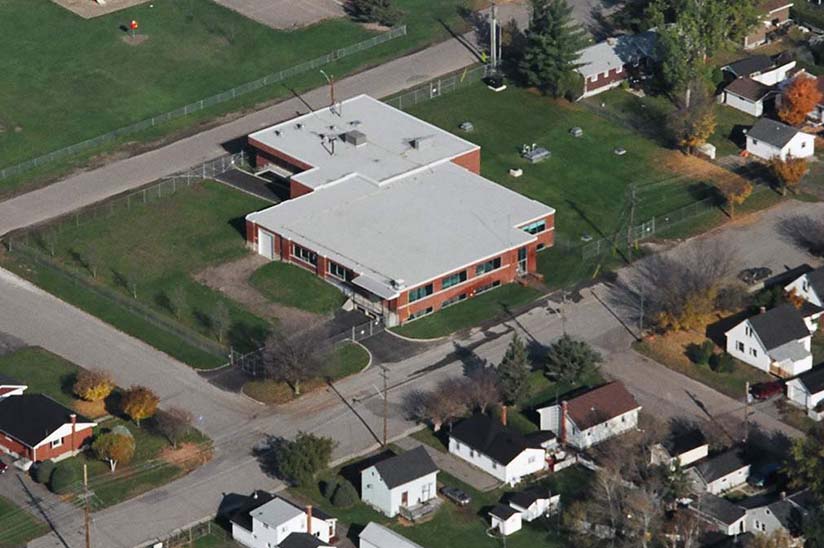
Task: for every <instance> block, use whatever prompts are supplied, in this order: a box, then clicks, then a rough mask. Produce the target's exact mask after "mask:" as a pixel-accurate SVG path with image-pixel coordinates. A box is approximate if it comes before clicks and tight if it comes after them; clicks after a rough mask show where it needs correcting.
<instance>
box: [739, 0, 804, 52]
mask: <svg viewBox="0 0 824 548" xmlns="http://www.w3.org/2000/svg"><path fill="white" fill-rule="evenodd" d="M791 7H793V2H788V1H787V0H764V1H763V2H761V3H760V4H759V6H758V13H759V15H760V17H761V20H760V21H759V22H758V25H756V27H755V28H754V29H753V31H752V32H750V33H749V34H748V35H747V36H745V37H744V47H745V48H747V49H752V48H757V47H758V46H763V45H764V44H767V43H768V42H769V41H770V34H771V33H773V32H775V31H776V30H778V29H779V28H780V27H782V26H784V25H786V24H788V23H789V22H790V8H791Z"/></svg>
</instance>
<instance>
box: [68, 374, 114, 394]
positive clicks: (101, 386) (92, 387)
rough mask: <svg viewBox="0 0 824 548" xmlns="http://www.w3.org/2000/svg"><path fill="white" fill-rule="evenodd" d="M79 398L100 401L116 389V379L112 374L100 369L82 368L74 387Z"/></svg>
mask: <svg viewBox="0 0 824 548" xmlns="http://www.w3.org/2000/svg"><path fill="white" fill-rule="evenodd" d="M72 390H73V391H74V393H75V395H77V397H78V398H80V399H83V400H86V401H100V400H103V399H106V398H107V397H108V396H109V394H111V393H112V390H114V381H112V378H111V376H110V375H109V374H108V373H107V372H105V371H101V370H99V369H92V370H87V369H82V370H80V372H79V373H78V374H77V379H76V380H75V382H74V386H73V387H72Z"/></svg>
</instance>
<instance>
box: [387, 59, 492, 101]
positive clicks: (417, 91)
mask: <svg viewBox="0 0 824 548" xmlns="http://www.w3.org/2000/svg"><path fill="white" fill-rule="evenodd" d="M487 71H488V67H487V66H486V65H479V66H476V67H471V68H465V69H463V70H461V71H459V72H455V73H452V74H450V75H448V76H443V77H441V78H436V79H435V80H431V81H429V82H427V83H426V84H423V85H421V86H418V87H416V88H413V89H411V90H408V91H404V92H403V93H400V94H398V95H395V96H393V97H391V98H389V99H385V100H384V102H385V103H387V104H389V105H392V106H393V107H395V108H399V109H401V110H403V109H407V108H411V107H413V106H415V105H417V104H418V103H422V102H424V101H429V100H431V99H435V98H436V97H440V96H441V95H444V94H446V93H450V92H453V91H455V90H457V89H460V88H463V87H466V86H470V85H472V84H474V83H476V82H479V81H480V80H482V79H483V78H484V77H485V76H486V75H487V74H488V72H487Z"/></svg>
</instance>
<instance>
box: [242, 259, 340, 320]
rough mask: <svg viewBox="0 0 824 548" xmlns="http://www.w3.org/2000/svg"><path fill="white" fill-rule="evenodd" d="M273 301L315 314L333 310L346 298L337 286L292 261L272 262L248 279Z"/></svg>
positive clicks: (328, 312)
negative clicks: (288, 262) (290, 262)
mask: <svg viewBox="0 0 824 548" xmlns="http://www.w3.org/2000/svg"><path fill="white" fill-rule="evenodd" d="M249 281H250V282H251V283H252V285H253V286H255V287H256V288H257V289H258V291H260V292H261V293H262V294H263V295H265V296H266V297H267V298H269V299H271V300H272V301H275V302H278V303H281V304H285V305H286V306H291V307H294V308H302V309H303V310H308V311H309V312H314V313H316V314H330V313H332V312H334V311H335V310H337V309H338V308H340V306H341V305H342V304H343V301H344V300H346V298H345V297H344V296H343V293H341V292H340V291H338V289H337V288H335V287H334V286H332V285H330V284H328V283H326V282H324V281H323V280H321V279H320V278H318V277H317V276H315V275H313V274H312V273H310V272H309V271H307V270H304V269H303V268H300V267H299V266H295V265H292V264H287V263H281V262H272V263H269V264H267V265H264V266H262V267H261V268H259V269H257V270H256V271H255V273H254V274H252V277H251V278H250V279H249Z"/></svg>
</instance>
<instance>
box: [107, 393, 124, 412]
mask: <svg viewBox="0 0 824 548" xmlns="http://www.w3.org/2000/svg"><path fill="white" fill-rule="evenodd" d="M122 401H123V393H122V392H121V391H120V390H112V392H111V394H109V395H108V396H106V399H105V400H103V406H104V407H105V409H106V412H107V413H108V414H109V415H111V416H113V417H123V405H122Z"/></svg>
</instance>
